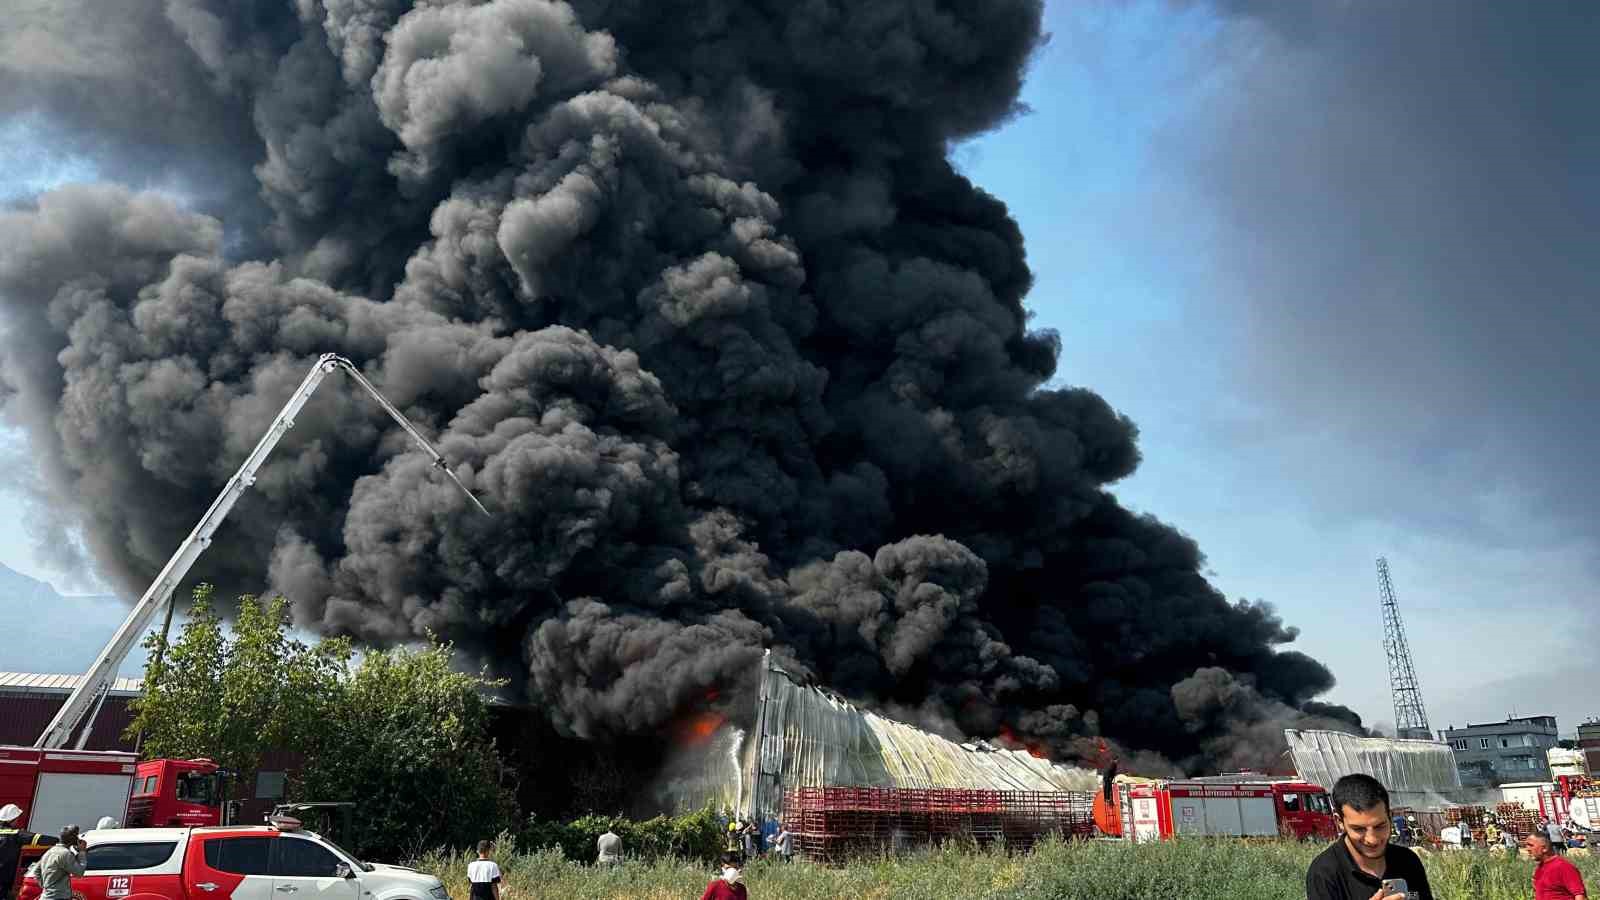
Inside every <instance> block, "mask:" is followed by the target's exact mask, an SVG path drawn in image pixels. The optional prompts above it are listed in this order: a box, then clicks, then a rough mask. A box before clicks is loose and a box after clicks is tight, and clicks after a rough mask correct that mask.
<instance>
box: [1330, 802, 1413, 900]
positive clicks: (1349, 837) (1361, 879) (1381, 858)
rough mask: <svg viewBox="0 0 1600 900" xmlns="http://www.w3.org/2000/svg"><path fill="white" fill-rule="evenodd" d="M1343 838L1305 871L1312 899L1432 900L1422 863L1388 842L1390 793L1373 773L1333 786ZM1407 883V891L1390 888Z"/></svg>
mask: <svg viewBox="0 0 1600 900" xmlns="http://www.w3.org/2000/svg"><path fill="white" fill-rule="evenodd" d="M1332 799H1333V809H1334V812H1335V814H1336V815H1337V817H1338V822H1339V831H1340V838H1339V840H1338V841H1336V842H1335V843H1334V844H1333V846H1331V847H1329V848H1328V849H1326V850H1324V851H1322V852H1321V853H1319V854H1318V855H1317V858H1316V859H1314V860H1312V861H1311V868H1310V869H1307V870H1306V897H1307V898H1308V900H1433V889H1432V888H1430V887H1429V886H1428V873H1427V871H1426V870H1424V869H1423V868H1422V860H1420V859H1418V858H1417V854H1415V853H1413V852H1411V850H1410V849H1409V848H1406V847H1401V846H1399V845H1397V844H1391V843H1389V831H1390V829H1391V828H1392V827H1393V826H1391V825H1390V818H1389V792H1388V791H1387V790H1384V787H1383V785H1382V784H1380V783H1379V782H1378V779H1376V778H1373V777H1372V776H1371V775H1346V776H1345V777H1343V778H1341V779H1339V780H1338V781H1337V782H1335V783H1334V785H1333V798H1332ZM1396 879H1403V880H1404V881H1405V892H1404V893H1402V892H1401V891H1399V890H1386V889H1385V888H1386V887H1388V886H1389V882H1390V881H1393V880H1396Z"/></svg>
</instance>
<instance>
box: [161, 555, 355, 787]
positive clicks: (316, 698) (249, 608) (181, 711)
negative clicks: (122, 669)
mask: <svg viewBox="0 0 1600 900" xmlns="http://www.w3.org/2000/svg"><path fill="white" fill-rule="evenodd" d="M288 627H289V610H288V601H286V600H285V599H284V598H282V597H278V598H276V599H274V600H272V601H270V602H266V603H263V602H262V601H261V600H259V599H257V598H255V597H250V596H245V597H241V598H239V608H238V611H237V614H236V615H235V617H234V620H233V626H232V629H231V630H232V636H231V637H229V636H226V635H224V633H223V624H222V621H221V619H220V618H219V617H218V616H217V614H216V611H215V609H214V608H213V605H212V589H211V586H210V585H200V586H199V587H197V588H196V589H195V591H194V596H193V600H192V602H191V606H190V610H189V618H188V621H187V622H186V623H185V624H184V626H183V630H182V631H181V632H180V634H179V636H178V640H177V642H176V643H174V644H173V645H172V646H171V647H170V648H167V647H164V646H163V645H162V641H161V636H160V635H159V634H152V635H151V636H150V637H149V638H148V639H147V640H146V641H145V646H146V647H148V648H149V649H150V663H149V664H148V665H147V666H146V669H145V685H146V687H145V691H144V693H143V695H142V696H140V697H139V698H137V699H136V700H135V701H134V703H133V710H134V713H135V716H134V720H133V723H132V724H131V725H130V726H129V732H130V733H142V743H141V745H140V749H141V751H142V753H143V755H144V756H145V758H147V759H155V758H162V757H177V758H184V757H195V756H205V757H209V758H211V759H214V760H216V761H217V763H218V764H219V765H221V766H222V767H223V768H224V769H227V770H229V771H231V772H234V773H236V775H237V776H238V780H239V783H241V784H247V785H248V784H253V783H254V776H255V773H256V770H257V769H258V768H259V765H260V761H261V754H262V752H263V751H265V750H267V749H269V748H283V749H295V748H297V747H299V746H301V745H305V744H309V743H314V742H315V740H316V732H317V731H318V729H321V728H323V727H325V721H326V716H325V711H326V706H327V705H328V704H329V703H330V702H332V701H333V700H334V698H335V697H336V695H337V692H338V690H339V686H340V683H341V678H342V676H343V675H344V673H345V669H346V663H347V661H348V660H349V658H350V646H349V643H348V642H347V641H342V640H340V641H324V642H322V643H321V644H319V645H317V646H316V647H308V646H307V645H306V644H304V643H302V642H300V641H296V640H292V639H290V637H289V635H288Z"/></svg>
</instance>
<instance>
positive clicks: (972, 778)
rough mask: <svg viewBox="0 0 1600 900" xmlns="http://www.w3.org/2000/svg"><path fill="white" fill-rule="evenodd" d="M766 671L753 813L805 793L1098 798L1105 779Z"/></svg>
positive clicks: (753, 766) (754, 746) (756, 737)
mask: <svg viewBox="0 0 1600 900" xmlns="http://www.w3.org/2000/svg"><path fill="white" fill-rule="evenodd" d="M764 668H765V672H764V674H763V677H762V686H761V699H760V701H758V702H759V704H760V706H759V707H758V717H757V728H756V729H755V731H754V732H752V734H751V736H750V739H749V740H748V741H747V747H746V750H745V754H746V761H745V772H746V773H747V777H749V779H750V780H749V781H747V783H751V782H753V783H754V785H755V789H754V790H753V791H745V792H743V795H744V799H745V801H746V804H747V805H746V806H745V809H746V811H748V812H753V813H755V814H757V815H761V816H766V815H771V814H773V813H775V812H777V807H778V805H779V804H780V803H781V802H782V795H783V792H784V791H785V790H788V789H790V788H796V787H884V788H912V789H920V788H964V789H968V790H1001V791H1092V790H1094V789H1095V788H1096V786H1097V780H1096V775H1095V773H1094V772H1092V771H1089V770H1087V769H1076V768H1068V767H1066V766H1058V765H1054V764H1052V763H1051V762H1050V761H1049V760H1045V759H1039V758H1037V757H1034V756H1032V755H1030V754H1028V753H1025V752H1022V751H1018V750H1003V749H1000V748H995V747H992V746H990V745H988V744H982V743H979V744H958V743H956V742H954V741H951V740H947V739H945V738H942V737H939V736H938V735H935V734H931V733H929V732H926V731H923V730H922V729H920V728H914V727H912V726H910V725H906V724H904V723H901V722H896V721H894V720H892V719H886V718H884V717H882V716H879V715H877V714H875V713H872V712H868V711H866V710H863V709H858V708H857V707H855V706H853V705H851V704H850V703H847V702H846V701H844V700H842V699H840V698H838V697H835V696H833V695H831V694H828V693H826V692H824V691H821V690H818V689H817V688H812V687H802V686H801V685H799V684H796V683H795V682H794V681H793V680H792V679H791V678H790V677H789V676H788V675H787V674H786V673H785V672H783V670H781V669H778V668H776V667H771V666H767V667H764ZM758 749H759V753H760V759H759V760H756V759H755V758H754V757H755V754H756V753H757V751H758ZM752 807H753V809H752Z"/></svg>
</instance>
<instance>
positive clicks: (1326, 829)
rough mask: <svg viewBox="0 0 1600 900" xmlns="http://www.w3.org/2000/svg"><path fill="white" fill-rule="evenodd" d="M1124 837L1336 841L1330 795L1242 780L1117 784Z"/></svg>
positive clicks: (1303, 786) (1295, 785)
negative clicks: (1334, 839)
mask: <svg viewBox="0 0 1600 900" xmlns="http://www.w3.org/2000/svg"><path fill="white" fill-rule="evenodd" d="M1115 788H1116V792H1115V793H1116V796H1115V800H1116V805H1117V812H1118V813H1119V815H1118V818H1119V819H1120V820H1121V821H1120V822H1119V823H1118V824H1119V825H1120V826H1121V827H1120V829H1118V830H1119V831H1120V833H1121V834H1122V835H1124V836H1126V837H1129V838H1131V839H1133V840H1135V841H1152V840H1166V839H1170V838H1181V837H1257V838H1291V839H1295V840H1312V839H1315V840H1333V838H1334V837H1335V835H1336V828H1337V826H1336V824H1335V822H1334V817H1333V806H1332V805H1331V803H1330V802H1329V799H1328V792H1327V791H1326V790H1325V789H1323V788H1322V787H1319V786H1317V785H1314V784H1308V783H1306V782H1303V781H1292V780H1291V781H1280V780H1272V779H1267V778H1264V777H1259V776H1258V777H1257V778H1255V779H1248V778H1241V777H1240V776H1217V777H1211V778H1191V779H1184V780H1176V781H1152V782H1147V783H1143V784H1120V785H1116V786H1115Z"/></svg>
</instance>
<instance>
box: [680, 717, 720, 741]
mask: <svg viewBox="0 0 1600 900" xmlns="http://www.w3.org/2000/svg"><path fill="white" fill-rule="evenodd" d="M726 721H728V717H727V716H724V715H723V714H721V713H718V712H712V711H710V710H707V711H706V712H702V713H696V714H694V715H692V716H690V717H689V718H687V719H684V720H683V721H681V722H679V723H678V726H677V728H676V729H675V731H676V732H677V739H678V743H680V744H691V745H692V744H703V743H705V742H706V741H709V740H711V737H712V736H713V735H715V734H716V733H717V729H719V728H721V727H722V724H723V723H724V722H726Z"/></svg>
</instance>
